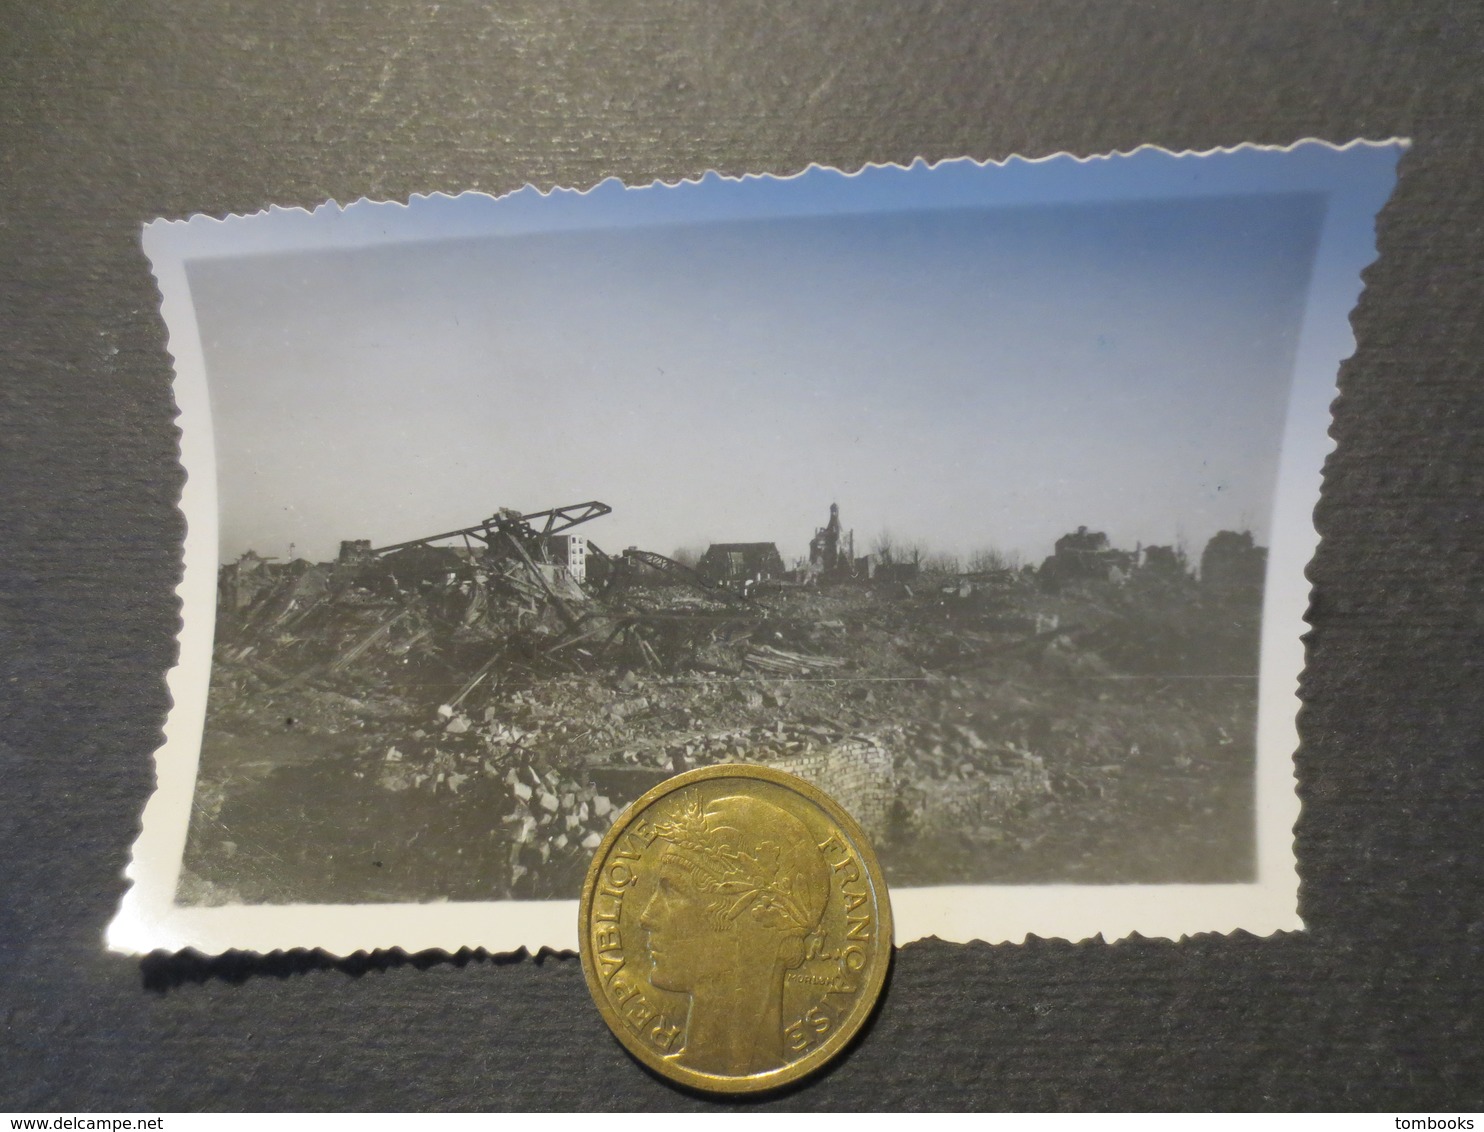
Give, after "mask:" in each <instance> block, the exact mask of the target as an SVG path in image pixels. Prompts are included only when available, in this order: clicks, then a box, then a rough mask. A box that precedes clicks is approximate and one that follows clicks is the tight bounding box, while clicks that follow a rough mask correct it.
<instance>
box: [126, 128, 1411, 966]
mask: <svg viewBox="0 0 1484 1132" xmlns="http://www.w3.org/2000/svg"><path fill="white" fill-rule="evenodd" d="M1398 153H1399V149H1398V147H1397V146H1395V145H1355V146H1350V147H1346V148H1343V149H1341V148H1335V147H1332V146H1328V145H1323V144H1320V143H1308V144H1303V145H1299V146H1295V147H1293V148H1292V149H1289V150H1276V149H1259V148H1256V147H1244V148H1241V149H1238V150H1233V151H1224V152H1218V153H1213V154H1209V155H1194V154H1186V155H1178V156H1177V155H1173V154H1170V153H1166V152H1164V151H1160V150H1153V149H1144V150H1140V151H1138V152H1136V153H1134V154H1130V155H1122V156H1113V157H1108V158H1101V159H1096V160H1091V161H1080V160H1077V159H1074V158H1071V157H1065V156H1062V157H1057V158H1052V159H1048V160H1046V161H1042V162H1027V161H1014V162H1010V163H1007V164H1006V165H1004V166H994V165H980V164H977V163H974V162H970V161H964V162H954V163H947V164H944V165H939V166H936V167H928V166H926V165H923V164H918V165H914V166H912V167H910V168H902V167H879V168H877V167H873V168H868V169H866V170H864V171H861V172H860V173H857V174H855V175H846V174H844V173H841V172H838V171H835V170H828V169H822V168H817V167H816V168H812V169H810V170H809V171H807V172H805V173H803V174H801V175H799V176H797V177H794V178H781V179H775V178H746V179H743V180H741V181H737V180H729V179H724V178H720V177H715V176H708V177H707V178H704V179H702V180H701V181H699V182H688V183H684V184H681V185H677V186H663V185H654V186H649V187H645V188H625V187H623V186H620V185H617V184H615V183H606V184H604V185H601V186H598V187H597V188H596V189H594V190H593V191H591V192H589V193H587V194H580V193H564V192H558V193H553V194H550V195H543V194H540V193H538V192H536V191H535V190H533V189H528V190H525V191H524V192H522V193H519V194H516V195H515V196H513V197H510V198H505V199H503V200H491V199H490V198H487V197H479V196H472V195H471V196H464V197H434V198H418V199H415V200H414V201H412V202H410V204H408V205H405V206H403V205H386V204H373V203H370V202H361V203H358V204H355V205H351V206H349V207H348V208H345V209H340V208H338V207H335V206H327V207H326V208H325V209H323V210H319V211H317V212H315V213H314V214H309V213H304V212H286V211H277V210H274V211H270V212H267V213H263V214H259V215H256V216H251V217H234V218H229V219H228V220H227V221H218V220H212V219H208V218H204V217H197V218H193V219H192V220H190V221H189V222H173V223H170V222H160V223H158V224H157V225H155V226H152V228H151V230H150V233H149V234H148V235H147V240H146V246H147V247H148V248H150V250H151V256H152V259H153V261H154V263H155V267H156V273H157V277H158V278H159V279H160V283H161V289H162V292H163V293H164V296H165V300H166V302H165V313H166V319H167V323H168V324H169V328H170V331H171V349H172V353H173V354H174V355H175V359H176V364H177V374H178V381H177V392H178V395H179V397H180V400H181V406H182V422H181V427H182V433H183V440H182V451H183V458H184V459H185V461H186V466H187V471H188V473H189V474H190V476H191V477H192V485H191V487H189V488H188V489H187V498H186V500H184V501H183V504H182V506H183V508H184V509H185V511H186V514H187V519H188V522H189V523H190V524H191V529H192V533H191V536H190V538H191V540H193V541H190V542H188V546H187V558H186V583H185V585H184V586H183V588H182V595H183V599H184V603H185V610H184V614H183V616H184V619H185V623H186V627H185V629H184V630H183V633H182V656H181V668H180V669H178V670H177V673H176V674H175V676H174V677H172V690H173V691H174V692H175V694H176V705H177V706H176V713H175V715H174V716H172V721H171V722H172V727H171V732H170V736H169V741H168V742H167V745H166V747H165V748H164V749H163V750H162V752H161V755H160V767H161V795H162V796H163V798H162V797H161V796H157V799H156V801H155V803H153V804H152V812H150V813H147V816H146V830H145V836H144V838H143V839H142V841H141V843H140V846H139V847H138V848H137V849H136V858H135V863H134V866H133V874H132V875H133V876H134V880H135V885H136V888H135V891H134V892H133V893H131V896H130V900H131V901H134V902H135V903H134V906H133V908H132V910H131V907H130V906H129V905H128V904H126V907H125V911H124V915H123V916H122V917H121V922H122V924H123V926H122V927H121V926H120V924H116V925H115V929H114V931H115V942H116V945H122V946H126V947H142V946H144V944H145V943H146V942H148V941H153V943H154V945H159V944H160V943H173V944H181V943H189V944H191V945H194V946H202V947H206V948H207V949H212V948H216V949H219V948H220V947H223V946H238V945H242V946H249V945H251V946H259V947H261V946H263V945H264V942H265V941H267V942H269V943H272V944H273V945H276V946H292V945H302V946H315V945H319V946H326V947H329V948H331V949H337V950H342V951H343V950H351V949H354V948H356V947H359V946H384V945H387V944H388V943H389V942H390V943H402V942H403V940H402V936H401V935H400V934H399V933H401V932H403V931H404V930H408V931H413V929H404V927H403V926H400V925H405V924H406V923H407V922H408V920H409V919H415V918H417V917H418V916H419V915H420V913H419V912H418V911H416V910H409V906H419V907H426V906H431V905H438V906H445V905H446V906H447V907H442V908H441V910H440V912H439V915H440V916H442V917H443V918H442V919H440V920H439V921H438V923H440V924H441V925H443V926H441V927H440V928H438V929H437V930H438V931H439V932H440V933H441V934H440V936H439V938H438V939H437V940H436V941H434V942H436V943H438V944H439V945H441V946H448V945H455V946H456V945H469V946H478V945H489V946H494V945H506V946H516V945H521V944H524V945H526V946H531V947H533V948H534V947H536V946H540V945H550V946H558V947H560V946H570V945H571V944H570V939H571V937H572V931H571V929H569V928H563V927H557V928H552V927H548V926H544V925H550V924H560V923H561V922H562V921H561V915H564V914H568V913H558V912H556V911H554V909H560V908H563V907H566V906H568V904H569V903H570V902H571V901H574V900H575V899H576V897H577V894H578V890H579V887H580V884H581V879H582V877H583V875H584V873H585V871H586V869H587V867H588V864H589V861H590V859H591V856H592V853H593V850H594V849H595V848H596V847H597V846H598V844H599V842H600V840H601V839H602V837H603V835H604V834H605V833H606V831H607V830H608V828H609V826H610V825H611V824H612V823H613V822H614V820H615V819H616V817H617V815H618V814H619V813H620V812H621V811H622V809H623V808H624V807H625V806H626V805H628V804H629V803H630V802H631V801H633V800H634V799H636V798H638V797H639V796H640V795H641V794H643V793H644V792H645V791H646V790H648V789H650V788H651V787H653V786H655V785H657V784H658V783H660V782H661V781H663V780H664V779H665V778H667V777H669V776H671V775H673V774H676V773H678V772H681V771H684V770H688V769H691V768H695V767H701V766H708V765H713V764H718V763H730V762H750V763H761V764H763V765H766V766H770V767H775V768H778V769H781V770H785V771H789V772H791V773H794V774H797V775H799V776H801V777H803V778H805V779H807V780H809V781H810V782H813V783H814V784H816V785H818V786H819V787H821V788H822V789H824V790H825V791H826V792H827V793H829V794H830V795H831V796H832V797H834V798H835V799H836V800H838V801H839V802H840V803H841V804H842V805H843V806H844V807H845V808H846V809H847V810H849V811H850V812H851V813H852V814H853V815H854V816H855V817H856V819H857V820H858V821H859V822H860V823H861V825H862V826H863V827H864V828H865V830H866V831H867V832H868V834H869V835H870V837H871V838H872V841H873V843H874V845H875V847H876V850H877V853H878V855H879V857H880V859H881V862H882V865H883V868H884V870H885V873H886V876H887V880H888V882H889V884H890V885H891V888H892V893H893V901H894V904H895V905H896V906H897V907H898V925H899V930H898V938H899V939H900V940H906V939H912V938H917V937H919V936H922V935H926V934H934V933H935V934H940V935H944V936H945V937H947V938H976V937H977V938H989V939H996V938H1000V939H1003V938H1020V937H1022V936H1023V935H1024V934H1026V933H1027V932H1035V933H1037V934H1042V935H1067V936H1069V937H1070V938H1080V937H1082V936H1086V935H1091V934H1095V933H1097V932H1100V931H1101V932H1104V933H1108V934H1115V935H1116V934H1126V933H1127V932H1128V931H1141V932H1144V933H1145V934H1151V935H1153V934H1178V933H1179V932H1185V931H1197V930H1221V931H1225V930H1231V929H1233V928H1236V927H1243V928H1247V929H1248V930H1258V931H1270V930H1273V929H1274V928H1277V927H1288V926H1298V922H1297V918H1296V913H1295V892H1296V885H1295V880H1294V874H1293V867H1292V855H1291V848H1290V845H1291V833H1290V830H1291V826H1292V823H1293V820H1294V818H1295V816H1296V814H1297V801H1296V800H1295V796H1294V791H1293V778H1292V765H1291V761H1290V760H1291V755H1292V750H1293V747H1294V745H1295V738H1294V736H1295V731H1294V724H1293V717H1294V713H1295V711H1296V709H1297V701H1296V699H1295V698H1294V690H1295V688H1296V682H1297V678H1298V675H1299V667H1300V666H1301V664H1302V647H1301V645H1300V642H1299V637H1300V635H1301V634H1302V633H1303V631H1304V626H1303V623H1302V616H1303V610H1304V604H1305V600H1306V599H1305V595H1306V592H1307V590H1306V583H1305V582H1304V578H1303V566H1304V564H1305V562H1306V561H1307V559H1308V557H1309V555H1310V554H1311V553H1312V550H1313V546H1314V542H1315V536H1314V533H1313V528H1312V522H1311V520H1310V513H1311V511H1312V507H1313V504H1314V502H1315V501H1316V500H1317V494H1318V485H1319V474H1320V467H1321V464H1322V460H1323V456H1324V453H1325V452H1326V451H1327V444H1328V441H1327V439H1326V436H1325V432H1324V430H1325V426H1326V424H1327V420H1328V411H1327V405H1328V401H1329V399H1330V398H1331V397H1332V396H1333V388H1334V382H1335V375H1336V372H1337V369H1338V366H1339V363H1340V361H1341V360H1342V359H1343V358H1344V357H1345V356H1346V355H1347V354H1348V353H1349V350H1350V348H1351V343H1350V339H1349V328H1348V323H1347V321H1346V315H1347V314H1348V311H1349V310H1350V308H1351V307H1352V306H1353V305H1354V302H1355V299H1356V297H1357V296H1358V294H1359V291H1360V287H1361V276H1360V272H1361V270H1362V269H1363V268H1364V266H1365V265H1366V264H1367V263H1368V262H1369V261H1370V259H1371V258H1372V256H1373V255H1374V249H1373V231H1372V227H1371V222H1372V219H1373V217H1374V214H1375V212H1376V211H1377V209H1378V208H1379V207H1380V205H1381V203H1383V202H1384V200H1385V197H1386V194H1387V192H1388V191H1389V189H1390V186H1391V182H1392V178H1393V175H1394V166H1395V161H1396V158H1397V156H1398ZM151 237H153V239H154V241H155V242H154V244H153V245H151V244H150V243H149V240H150V238H151ZM162 265H163V266H162ZM193 492H194V493H195V494H194V495H193V494H192V493H193ZM193 634H194V635H193ZM188 686H190V687H193V688H194V689H195V691H186V690H185V689H187V687H188ZM1202 893H1204V894H1206V897H1205V899H1207V903H1205V904H1203V903H1202V899H1203V897H1202V896H1201V894H1202ZM543 906H545V907H546V908H547V910H546V911H540V910H539V909H541V908H542V907H543ZM351 907H354V909H355V917H356V918H355V919H354V923H355V924H359V925H363V926H362V927H354V928H349V929H345V930H344V931H330V930H329V929H327V928H325V927H324V925H325V924H326V923H328V922H329V921H328V920H326V919H324V917H325V916H326V915H328V914H329V911H327V910H333V909H342V910H343V909H347V908H351ZM533 909H537V910H536V911H533ZM1007 909H1008V911H1007ZM1211 909H1219V910H1218V911H1212V910H1211ZM461 910H467V911H468V914H469V918H467V919H460V918H459V917H460V916H461V915H463V914H464V913H463V911H461ZM526 916H532V917H534V919H532V920H531V921H530V923H532V924H540V925H543V926H540V927H535V928H531V927H526V926H523V925H524V924H525V923H526V921H524V920H523V919H522V918H523V917H526ZM230 917H239V919H237V920H232V919H230ZM254 917H256V919H254ZM317 917H318V918H317ZM378 917H380V918H378ZM543 917H545V918H543ZM346 922H349V921H346ZM234 924H235V925H236V926H233V925H234ZM373 924H374V925H377V926H376V927H375V928H374V929H373V928H371V927H367V926H365V925H373ZM190 925H195V926H194V927H192V926H190ZM208 925H209V926H208ZM253 925H256V926H253ZM265 925H266V926H265ZM564 933H565V934H564ZM414 934H415V931H414ZM418 938H422V937H418Z"/></svg>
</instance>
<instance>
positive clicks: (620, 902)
mask: <svg viewBox="0 0 1484 1132" xmlns="http://www.w3.org/2000/svg"><path fill="white" fill-rule="evenodd" d="M580 914H581V933H582V934H581V940H582V964H583V972H584V974H585V976H586V978H587V983H588V988H589V989H590V990H591V991H592V994H593V999H594V1001H595V1002H596V1003H597V1006H598V1009H599V1011H600V1012H601V1013H602V1015H603V1018H604V1020H605V1021H606V1022H607V1023H608V1025H609V1027H610V1028H612V1030H613V1032H614V1034H615V1035H617V1037H618V1039H619V1040H620V1041H621V1042H623V1044H624V1045H625V1046H626V1047H627V1048H628V1050H629V1052H631V1053H632V1054H634V1055H635V1056H636V1057H638V1058H639V1059H640V1060H641V1061H643V1062H644V1063H645V1064H646V1065H648V1066H649V1067H650V1068H651V1069H654V1070H655V1071H656V1072H659V1073H661V1074H664V1075H665V1076H667V1077H670V1078H672V1079H674V1080H677V1081H681V1082H683V1083H685V1084H687V1085H693V1086H696V1087H699V1088H706V1089H716V1090H720V1091H724V1092H752V1091H755V1090H759V1089H770V1088H775V1087H777V1086H778V1085H782V1084H785V1083H787V1082H789V1081H793V1080H796V1079H797V1078H799V1077H801V1076H803V1075H804V1074H806V1073H808V1072H810V1071H812V1070H813V1069H816V1068H818V1067H819V1066H821V1065H823V1064H824V1063H825V1062H826V1061H828V1060H830V1059H831V1058H832V1057H834V1056H835V1054H837V1053H839V1052H840V1050H841V1049H843V1048H844V1047H845V1045H846V1044H847V1043H848V1042H849V1041H850V1039H851V1037H852V1035H854V1034H855V1033H856V1032H857V1031H858V1030H859V1029H860V1027H861V1025H862V1024H863V1023H864V1022H865V1020H866V1018H867V1017H868V1016H869V1015H870V1012H871V1008H872V1006H873V1005H874V1004H875V1001H876V999H877V997H878V995H879V994H880V992H881V987H882V985H883V983H884V981H885V978H886V970H887V967H888V965H889V964H890V962H891V905H890V903H889V901H888V900H887V897H886V882H885V880H884V879H883V878H882V875H881V869H880V867H879V866H878V865H877V863H876V858H875V855H874V854H873V853H872V852H871V847H870V845H869V844H868V843H867V841H866V838H865V835H864V833H862V831H861V829H860V827H859V826H858V825H856V823H855V822H854V820H852V818H851V817H850V815H849V814H848V813H846V812H845V810H843V809H842V808H841V807H840V806H839V804H838V803H836V802H834V801H833V800H831V799H830V798H829V797H828V796H826V795H825V794H823V793H821V792H820V791H819V790H818V789H817V788H815V787H813V786H811V785H809V784H808V783H806V782H803V781H801V780H800V779H798V778H795V777H793V776H792V775H789V774H785V773H783V772H782V771H778V770H774V769H772V768H769V767H757V766H742V765H728V766H714V767H705V768H702V769H699V770H692V771H688V772H686V773H685V774H682V775H678V776H676V777H675V778H672V779H670V780H669V781H667V782H664V783H661V784H660V785H659V786H656V787H655V788H654V789H653V790H650V791H649V792H648V793H646V794H645V795H644V796H643V797H641V798H640V799H639V800H638V801H636V802H635V803H634V804H633V805H632V806H630V807H629V808H628V809H627V810H625V811H624V813H623V814H622V815H621V816H620V817H619V818H618V820H617V821H616V822H614V824H613V828H612V829H610V830H609V832H608V836H607V837H605V838H604V840H603V843H602V844H601V845H599V846H598V849H597V852H596V853H595V855H594V857H593V864H592V867H591V869H589V871H588V876H587V882H586V884H585V885H584V886H583V893H582V905H581V913H580Z"/></svg>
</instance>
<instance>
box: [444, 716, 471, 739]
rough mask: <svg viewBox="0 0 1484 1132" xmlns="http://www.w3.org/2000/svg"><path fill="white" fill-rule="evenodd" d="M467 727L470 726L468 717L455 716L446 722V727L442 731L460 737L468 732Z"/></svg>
mask: <svg viewBox="0 0 1484 1132" xmlns="http://www.w3.org/2000/svg"><path fill="white" fill-rule="evenodd" d="M469 727H470V724H469V717H468V716H466V715H456V716H454V717H453V718H452V719H450V720H449V721H448V726H447V727H445V728H444V729H443V730H444V731H446V732H448V733H449V734H450V735H462V734H464V733H465V732H466V731H468V730H469Z"/></svg>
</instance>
